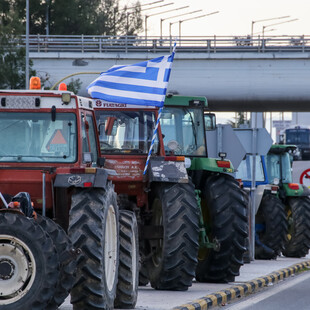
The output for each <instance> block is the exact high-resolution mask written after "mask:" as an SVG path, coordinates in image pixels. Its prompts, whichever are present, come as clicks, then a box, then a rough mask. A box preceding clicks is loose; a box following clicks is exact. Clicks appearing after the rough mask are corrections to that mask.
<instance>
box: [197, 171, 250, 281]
mask: <svg viewBox="0 0 310 310" xmlns="http://www.w3.org/2000/svg"><path fill="white" fill-rule="evenodd" d="M202 213H203V218H204V222H205V225H206V229H207V235H208V238H209V241H210V242H213V243H215V244H218V245H219V248H212V249H209V248H202V249H200V251H199V255H198V266H197V270H196V279H197V280H198V281H199V282H218V283H220V282H222V283H223V282H232V281H234V279H235V276H238V275H239V270H240V267H241V265H243V254H244V253H245V251H246V241H247V237H248V223H247V201H246V199H245V197H244V194H243V192H242V190H241V189H240V187H239V184H238V182H237V181H236V180H235V179H234V178H233V177H231V176H229V175H225V174H214V175H210V176H208V177H207V179H206V182H205V186H204V188H203V190H202Z"/></svg>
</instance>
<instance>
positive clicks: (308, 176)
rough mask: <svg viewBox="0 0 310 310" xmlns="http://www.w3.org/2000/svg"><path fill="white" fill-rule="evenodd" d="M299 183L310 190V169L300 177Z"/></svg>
mask: <svg viewBox="0 0 310 310" xmlns="http://www.w3.org/2000/svg"><path fill="white" fill-rule="evenodd" d="M299 183H300V184H303V185H305V186H307V187H308V188H310V169H307V170H305V171H304V172H302V174H301V175H300V179H299Z"/></svg>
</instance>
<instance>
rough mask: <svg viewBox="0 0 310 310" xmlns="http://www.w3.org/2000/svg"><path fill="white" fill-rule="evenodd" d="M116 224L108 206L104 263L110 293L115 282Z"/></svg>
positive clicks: (112, 209) (111, 210)
mask: <svg viewBox="0 0 310 310" xmlns="http://www.w3.org/2000/svg"><path fill="white" fill-rule="evenodd" d="M117 238H118V234H117V223H116V215H115V210H114V207H113V205H110V206H109V209H108V212H107V219H106V226H105V241H104V262H105V265H104V266H105V275H106V283H107V287H108V290H109V291H112V289H113V286H114V282H115V278H116V277H115V273H116V267H117Z"/></svg>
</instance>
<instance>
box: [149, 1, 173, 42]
mask: <svg viewBox="0 0 310 310" xmlns="http://www.w3.org/2000/svg"><path fill="white" fill-rule="evenodd" d="M171 4H174V3H173V2H170V3H167V4H163V5H159V6H157V7H153V8H148V9H146V10H150V9H155V8H161V7H164V6H167V5H171ZM171 11H174V10H169V11H165V12H160V13H155V14H151V15H145V18H144V27H145V29H144V32H145V39H147V19H148V18H149V17H151V16H154V15H158V14H163V13H167V12H171Z"/></svg>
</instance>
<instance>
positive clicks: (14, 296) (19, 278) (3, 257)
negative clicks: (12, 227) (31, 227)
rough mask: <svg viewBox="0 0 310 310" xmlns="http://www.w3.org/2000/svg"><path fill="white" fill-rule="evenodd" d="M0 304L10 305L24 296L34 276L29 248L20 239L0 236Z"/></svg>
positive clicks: (32, 259) (34, 266) (33, 263)
mask: <svg viewBox="0 0 310 310" xmlns="http://www.w3.org/2000/svg"><path fill="white" fill-rule="evenodd" d="M0 252H1V254H0V304H2V305H6V304H11V303H14V302H16V301H18V300H19V299H21V298H22V297H23V296H25V295H26V294H27V293H28V291H29V290H30V288H31V286H32V285H33V282H34V279H35V276H36V263H35V259H34V256H33V254H32V252H31V250H30V248H29V247H28V246H27V245H26V244H25V243H24V242H23V241H21V240H20V239H18V238H16V237H13V236H10V235H0Z"/></svg>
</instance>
